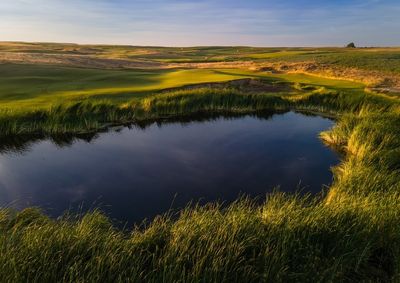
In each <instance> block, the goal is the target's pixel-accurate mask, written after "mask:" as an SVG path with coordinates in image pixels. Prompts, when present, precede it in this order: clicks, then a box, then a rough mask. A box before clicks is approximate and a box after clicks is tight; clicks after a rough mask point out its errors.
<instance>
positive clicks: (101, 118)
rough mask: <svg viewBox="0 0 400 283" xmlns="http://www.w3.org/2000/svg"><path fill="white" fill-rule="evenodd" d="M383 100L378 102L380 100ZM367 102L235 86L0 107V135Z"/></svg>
mask: <svg viewBox="0 0 400 283" xmlns="http://www.w3.org/2000/svg"><path fill="white" fill-rule="evenodd" d="M381 100H382V101H381ZM366 103H369V104H371V103H374V105H382V106H381V108H382V107H386V105H387V103H388V102H386V101H384V98H379V97H375V96H374V95H372V94H371V95H368V94H364V93H359V92H355V93H353V94H351V95H348V94H346V93H342V92H338V91H334V90H327V89H325V88H320V89H317V90H316V91H311V92H309V93H306V94H299V95H291V96H280V95H278V94H271V93H257V94H251V93H250V94H249V93H244V92H241V91H239V90H237V89H231V88H225V89H213V88H199V89H187V90H180V91H173V92H170V93H164V94H158V95H153V96H150V97H147V98H143V99H141V100H132V101H130V102H127V103H124V104H116V103H113V102H111V101H107V100H91V101H82V102H75V103H72V102H70V103H64V104H60V105H56V106H53V107H51V108H49V109H38V110H35V111H28V112H26V111H24V110H21V111H16V110H13V111H11V110H8V111H7V110H5V111H2V112H1V111H0V136H11V135H23V134H25V135H26V134H43V135H55V134H71V133H85V132H93V131H97V130H99V129H102V128H105V127H107V126H109V125H110V124H122V123H127V122H140V121H145V120H149V119H157V118H164V117H171V116H181V115H190V114H194V113H198V112H209V113H213V112H218V111H219V112H231V113H237V112H256V111H262V110H289V109H296V110H307V111H316V112H320V113H326V114H340V113H342V112H344V111H349V110H350V111H355V110H357V109H358V108H360V107H361V106H362V105H364V104H366Z"/></svg>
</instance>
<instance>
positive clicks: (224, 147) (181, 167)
mask: <svg viewBox="0 0 400 283" xmlns="http://www.w3.org/2000/svg"><path fill="white" fill-rule="evenodd" d="M332 125H333V121H331V120H329V119H326V118H322V117H316V116H305V115H303V114H299V113H294V112H288V113H284V114H265V115H257V116H254V115H247V116H240V117H223V116H217V117H213V118H206V119H195V118H193V119H192V120H190V119H187V120H186V121H184V122H182V121H175V122H158V123H152V124H148V125H146V126H145V127H143V126H142V127H139V126H132V127H129V128H128V127H125V128H119V129H118V130H116V129H114V130H111V131H108V132H106V133H99V134H97V135H96V136H94V137H90V138H86V139H70V140H66V141H63V140H62V139H61V140H60V139H56V140H55V141H54V140H53V141H51V140H40V139H37V140H36V141H35V140H29V139H28V140H24V141H23V142H21V141H19V142H15V144H13V142H10V141H7V143H4V142H3V145H1V144H0V152H1V153H0V206H12V207H16V208H18V209H21V208H24V207H27V206H39V207H41V208H43V210H44V211H45V212H46V213H48V214H49V215H52V216H58V215H60V214H62V213H63V212H64V211H65V210H72V211H76V210H77V209H79V210H83V211H86V210H88V209H93V208H94V207H100V208H101V209H102V210H103V211H104V212H105V213H106V214H108V215H109V216H111V217H112V218H113V219H114V220H116V221H117V222H119V223H125V222H128V223H135V222H141V220H143V219H144V218H147V219H151V218H152V217H154V216H155V215H157V214H160V213H163V212H165V211H167V210H168V209H170V208H173V209H178V208H181V207H184V206H185V205H186V204H187V203H188V202H190V201H194V202H197V201H200V202H203V203H204V202H208V201H216V200H219V201H224V202H226V203H229V202H230V201H232V200H234V199H236V198H237V197H238V196H240V195H250V196H253V197H259V198H260V199H262V198H263V197H264V196H265V194H266V193H268V192H270V191H272V190H273V189H274V188H275V187H277V186H279V187H280V190H281V191H286V192H295V191H296V190H299V188H301V189H302V191H303V192H312V193H317V192H319V191H320V190H321V188H322V187H323V185H329V184H330V183H331V181H332V174H331V172H330V167H331V166H333V165H335V164H337V163H338V160H339V157H338V155H337V154H336V153H335V152H333V151H332V150H330V149H329V148H327V147H326V146H324V145H323V144H322V142H321V141H320V140H319V138H318V133H319V132H321V131H323V130H326V129H328V128H329V127H331V126H332Z"/></svg>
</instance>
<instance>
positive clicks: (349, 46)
mask: <svg viewBox="0 0 400 283" xmlns="http://www.w3.org/2000/svg"><path fill="white" fill-rule="evenodd" d="M346 47H347V48H356V45H355V44H354V42H350V43H349V44H347V45H346Z"/></svg>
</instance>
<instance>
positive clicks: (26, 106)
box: [0, 64, 364, 110]
mask: <svg viewBox="0 0 400 283" xmlns="http://www.w3.org/2000/svg"><path fill="white" fill-rule="evenodd" d="M242 78H261V79H265V80H281V81H288V82H298V83H304V84H310V85H315V86H326V87H330V88H336V89H348V88H352V89H359V90H362V89H363V87H364V86H363V84H360V83H354V82H349V81H344V80H330V79H323V78H319V77H314V76H309V75H303V74H279V75H276V74H268V73H265V72H255V71H248V70H240V69H178V70H177V69H171V70H100V69H82V68H70V67H55V66H48V65H19V64H4V65H0V103H1V106H2V108H8V109H18V110H32V109H35V108H48V107H50V106H52V105H55V104H62V103H65V102H70V101H83V100H87V99H108V100H110V101H111V102H115V103H121V102H126V101H128V100H130V99H133V98H140V97H143V96H146V95H150V94H153V93H155V92H157V91H160V90H163V89H168V88H176V87H181V86H184V85H190V84H200V83H209V82H222V81H229V80H236V79H242Z"/></svg>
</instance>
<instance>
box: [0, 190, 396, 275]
mask: <svg viewBox="0 0 400 283" xmlns="http://www.w3.org/2000/svg"><path fill="white" fill-rule="evenodd" d="M399 206H400V198H399V196H398V195H397V196H393V197H391V198H385V199H384V200H382V199H372V200H370V201H367V200H366V201H363V202H354V203H353V204H352V205H348V204H347V203H346V204H345V203H343V202H331V203H330V204H324V203H320V202H316V201H315V200H312V199H310V198H300V197H296V196H291V197H290V196H287V195H284V194H278V193H276V194H274V195H272V196H270V197H269V198H268V200H267V201H266V203H265V204H264V205H261V206H256V205H254V204H253V203H252V202H251V201H249V200H246V199H242V200H239V201H237V202H236V203H234V204H232V205H230V206H229V207H227V208H221V207H220V206H218V205H208V206H205V207H195V208H190V209H189V208H188V209H186V210H183V211H182V212H181V214H180V217H179V218H178V219H177V220H171V219H170V218H169V217H167V216H165V217H159V218H158V219H156V220H155V221H153V222H152V223H151V224H150V225H149V226H147V227H145V228H142V229H140V228H137V229H135V230H133V231H132V232H122V231H117V230H115V229H114V228H113V227H112V225H111V223H110V222H109V220H108V219H107V218H106V217H104V216H103V215H101V214H100V213H98V212H93V213H90V214H86V215H84V216H83V217H81V218H79V219H71V218H68V217H65V218H62V219H58V220H51V219H49V218H47V217H45V216H44V215H43V214H41V213H40V212H39V211H37V210H36V209H28V210H25V211H23V212H20V213H17V214H13V213H11V212H9V211H6V210H2V211H1V226H0V227H1V235H0V246H1V247H2V252H1V253H0V275H1V278H2V280H4V282H60V281H64V282H144V281H145V282H292V281H295V282H310V280H311V279H312V281H313V282H346V281H347V282H350V281H352V282H354V281H362V280H372V281H377V280H382V281H387V280H390V279H393V280H394V279H395V278H396V276H397V275H398V268H399V266H398V263H397V262H396V261H395V259H396V258H398V256H399V248H400V246H399V243H400V228H399V226H398V225H396V224H397V223H398V220H399V213H398V211H399V209H400V207H399Z"/></svg>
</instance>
